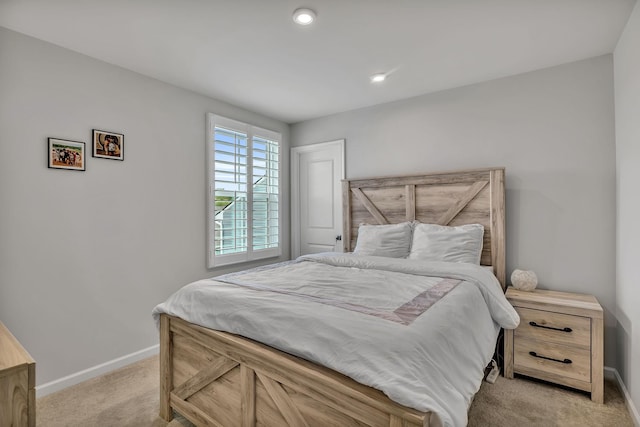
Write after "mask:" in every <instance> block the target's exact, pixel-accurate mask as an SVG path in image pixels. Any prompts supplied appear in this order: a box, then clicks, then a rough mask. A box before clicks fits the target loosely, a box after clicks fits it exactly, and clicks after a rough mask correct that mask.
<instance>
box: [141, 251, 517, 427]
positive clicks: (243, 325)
mask: <svg viewBox="0 0 640 427" xmlns="http://www.w3.org/2000/svg"><path fill="white" fill-rule="evenodd" d="M443 278H445V279H443ZM454 279H455V280H454ZM221 280H222V281H221ZM458 282H459V283H458ZM443 294H444V296H443V297H442V298H441V299H439V300H437V299H438V296H439V295H440V296H441V295H443ZM421 295H422V296H421ZM425 295H426V297H424V296H425ZM434 298H435V300H434ZM423 303H424V304H423ZM430 304H431V305H430ZM160 313H168V314H170V315H173V316H177V317H180V318H182V319H185V320H187V321H189V322H192V323H195V324H198V325H201V326H205V327H207V328H211V329H216V330H221V331H226V332H231V333H234V334H238V335H242V336H245V337H248V338H251V339H254V340H256V341H260V342H263V343H265V344H267V345H269V346H272V347H275V348H278V349H280V350H283V351H285V352H288V353H291V354H294V355H296V356H299V357H302V358H305V359H308V360H311V361H313V362H315V363H318V364H321V365H324V366H327V367H329V368H331V369H334V370H336V371H339V372H342V373H343V374H345V375H348V376H349V377H351V378H353V379H355V380H356V381H358V382H360V383H363V384H366V385H368V386H371V387H374V388H376V389H379V390H382V391H383V392H384V393H385V394H386V395H387V396H389V397H390V398H391V399H392V400H394V401H396V402H398V403H401V404H403V405H406V406H409V407H412V408H415V409H418V410H420V411H432V412H433V414H434V415H433V416H432V417H431V420H430V421H431V423H433V425H444V426H464V425H466V424H467V410H468V407H469V404H470V402H471V399H472V397H473V396H474V394H475V393H476V392H477V391H478V389H479V387H480V384H481V382H482V378H483V371H484V367H485V366H486V365H487V364H488V363H489V361H490V360H491V356H492V354H493V351H494V346H495V343H496V338H497V334H498V331H499V328H500V326H501V327H503V328H508V329H512V328H515V327H516V326H517V325H518V322H519V318H518V315H517V313H516V312H515V310H514V309H513V307H511V305H510V304H509V303H508V301H507V300H506V299H505V297H504V295H503V293H502V290H501V288H500V285H499V283H498V281H497V280H496V278H495V277H494V276H493V274H491V273H490V272H488V271H486V270H485V269H483V268H481V267H479V266H476V265H472V264H463V263H445V262H431V263H427V262H424V261H416V260H408V259H394V258H382V257H373V256H355V255H352V254H334V253H331V254H318V255H307V256H303V257H300V258H299V259H298V260H297V262H292V263H283V264H279V265H277V266H276V267H274V266H267V267H261V268H258V269H253V270H248V271H247V272H241V273H233V274H230V275H225V276H221V277H219V278H212V279H207V280H200V281H197V282H194V283H191V284H189V285H187V286H185V287H183V288H182V289H180V290H179V291H178V292H176V293H175V294H174V295H172V296H171V297H170V298H169V299H168V300H167V301H166V302H164V303H162V304H159V305H158V306H157V307H155V309H154V310H153V315H154V318H155V319H156V322H157V321H158V318H159V315H160Z"/></svg>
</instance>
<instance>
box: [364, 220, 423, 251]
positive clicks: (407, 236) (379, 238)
mask: <svg viewBox="0 0 640 427" xmlns="http://www.w3.org/2000/svg"><path fill="white" fill-rule="evenodd" d="M411 231H412V224H411V223H410V222H402V223H400V224H389V225H369V224H360V227H359V228H358V241H357V243H356V248H355V249H354V251H353V253H355V254H357V255H374V256H385V257H390V258H406V257H407V256H408V255H409V249H410V247H411Z"/></svg>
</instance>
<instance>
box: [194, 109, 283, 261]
mask: <svg viewBox="0 0 640 427" xmlns="http://www.w3.org/2000/svg"><path fill="white" fill-rule="evenodd" d="M217 126H218V127H223V128H225V129H229V130H232V131H237V132H242V133H244V134H246V135H247V165H246V167H247V192H246V194H247V201H246V203H247V249H246V250H245V251H243V252H237V253H231V254H218V255H216V253H215V233H216V218H215V214H216V208H215V171H216V167H215V129H216V127H217ZM206 133H207V135H206V146H207V155H206V157H207V187H206V188H207V212H206V215H207V267H208V268H215V267H220V266H224V265H232V264H238V263H243V262H248V261H254V260H260V259H266V258H275V257H279V256H280V255H282V213H283V206H282V199H283V194H282V179H283V177H282V154H283V153H282V134H281V133H279V132H275V131H272V130H268V129H264V128H261V127H258V126H253V125H251V124H248V123H244V122H241V121H238V120H233V119H229V118H226V117H223V116H219V115H217V114H214V113H207V132H206ZM254 137H261V138H265V139H268V140H270V141H275V142H277V144H278V199H277V200H278V245H277V246H276V247H274V248H267V249H258V250H254V249H253V220H254V218H253V190H254V185H255V183H253V181H254V179H253V155H254V153H253V143H254V140H253V139H254Z"/></svg>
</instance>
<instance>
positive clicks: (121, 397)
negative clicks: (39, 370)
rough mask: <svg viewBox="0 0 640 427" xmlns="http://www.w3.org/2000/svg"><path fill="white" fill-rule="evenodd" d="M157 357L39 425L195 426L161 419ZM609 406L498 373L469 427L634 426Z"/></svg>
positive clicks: (42, 402)
mask: <svg viewBox="0 0 640 427" xmlns="http://www.w3.org/2000/svg"><path fill="white" fill-rule="evenodd" d="M158 379H159V366H158V359H157V357H152V358H149V359H145V360H142V361H140V362H137V363H134V364H132V365H129V366H125V367H124V368H121V369H118V370H116V371H113V372H111V373H108V374H106V375H103V376H101V377H97V378H93V379H91V380H88V381H85V382H83V383H81V384H77V385H75V386H73V387H69V388H67V389H64V390H61V391H59V392H56V393H53V394H50V395H48V396H45V397H42V398H40V399H38V400H37V402H36V422H37V425H38V426H40V427H74V426H78V427H80V426H82V427H93V426H95V427H129V426H131V427H138V426H140V427H147V426H148V427H191V426H192V424H191V423H189V422H188V421H186V420H185V419H183V418H181V417H179V416H178V417H176V418H175V419H174V420H173V421H172V422H170V423H167V422H166V421H164V420H162V419H161V418H160V417H158V410H159V403H158V400H159V386H158ZM604 400H605V402H604V404H602V405H600V404H596V403H593V402H591V400H590V399H589V396H588V395H587V394H585V393H581V392H578V391H573V390H569V389H565V388H562V387H557V386H553V385H550V384H546V383H542V382H537V381H532V380H527V379H523V378H516V379H514V380H507V379H505V378H503V377H499V378H498V380H497V381H496V383H495V384H488V383H486V382H483V383H482V386H481V388H480V391H479V392H478V394H476V396H475V398H474V401H473V404H472V405H471V408H470V410H469V419H470V421H469V426H473V427H479V426H483V427H484V426H500V427H509V426H514V427H516V426H517V427H526V426H545V427H549V426H584V427H587V426H594V427H596V426H597V427H599V426H612V427H613V426H615V427H627V426H628V427H633V421H632V419H631V417H630V416H629V412H628V411H627V408H626V406H625V401H624V398H623V396H622V393H621V392H620V390H619V389H618V387H617V386H616V384H615V383H613V382H610V381H606V383H605V394H604Z"/></svg>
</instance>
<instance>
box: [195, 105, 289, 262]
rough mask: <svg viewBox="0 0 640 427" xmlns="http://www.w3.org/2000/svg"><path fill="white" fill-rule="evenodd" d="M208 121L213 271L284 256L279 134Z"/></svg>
mask: <svg viewBox="0 0 640 427" xmlns="http://www.w3.org/2000/svg"><path fill="white" fill-rule="evenodd" d="M208 118H209V132H208V141H207V146H208V152H209V156H208V159H209V167H208V180H209V192H208V193H209V194H208V210H207V212H208V216H209V218H208V223H209V233H208V234H209V239H208V250H209V254H208V259H209V267H215V266H219V265H227V264H233V263H237V262H243V261H249V260H254V259H261V258H267V257H274V256H278V255H280V254H281V248H280V230H281V226H280V207H281V202H280V196H281V195H280V191H279V187H280V176H279V166H280V139H281V137H280V134H278V133H276V132H272V131H269V130H266V129H261V128H258V127H255V126H251V125H248V124H246V123H242V122H237V121H235V120H230V119H226V118H224V117H220V116H216V115H213V114H209V116H208Z"/></svg>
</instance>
